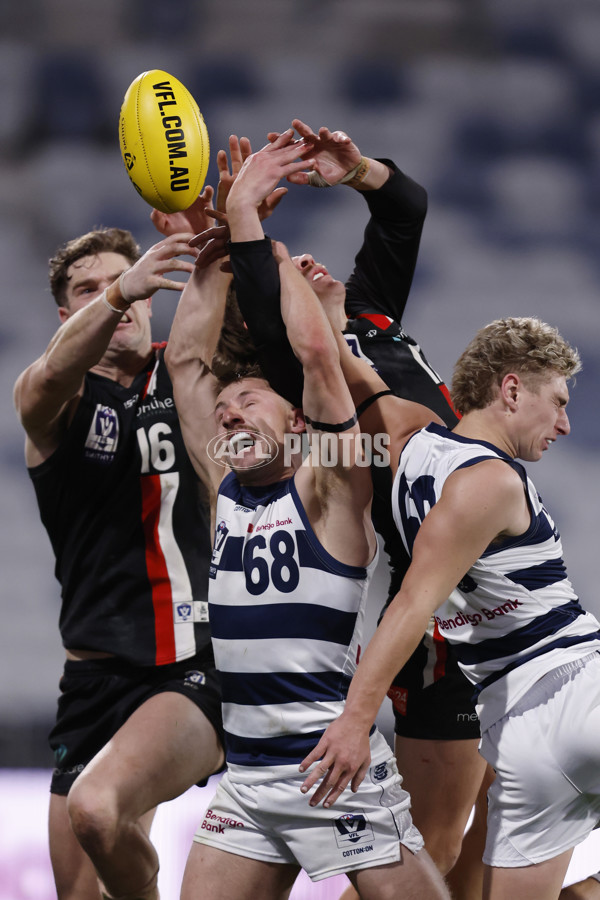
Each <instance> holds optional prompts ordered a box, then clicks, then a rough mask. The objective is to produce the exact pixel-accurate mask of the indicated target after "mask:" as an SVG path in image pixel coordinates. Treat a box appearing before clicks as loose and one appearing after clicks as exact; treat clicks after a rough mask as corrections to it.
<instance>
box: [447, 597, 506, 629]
mask: <svg viewBox="0 0 600 900" xmlns="http://www.w3.org/2000/svg"><path fill="white" fill-rule="evenodd" d="M520 606H523V602H522V601H521V600H507V601H506V602H505V603H502V604H501V605H500V606H495V607H494V609H486V608H485V606H482V607H481V612H477V613H462V612H461V613H459V614H458V615H457V616H455V617H454V618H453V619H441V618H440V617H439V616H436V617H435V621H436V624H437V626H438V628H440V629H442V631H451V630H452V629H453V628H463V627H464V626H465V625H470V626H471V627H473V628H475V627H476V626H477V625H480V624H481V623H482V622H483V620H484V619H485V620H486V621H487V622H491V621H492V620H493V619H498V618H500V617H502V616H508V615H510V613H512V612H513V611H514V610H515V609H518V608H519V607H520Z"/></svg>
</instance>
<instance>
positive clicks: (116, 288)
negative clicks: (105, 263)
mask: <svg viewBox="0 0 600 900" xmlns="http://www.w3.org/2000/svg"><path fill="white" fill-rule="evenodd" d="M124 274H125V273H124V272H123V273H122V275H121V277H120V278H119V281H118V282H117V281H115V282H114V283H113V284H111V285H109V286H108V287H107V288H106V289H105V290H104V291H103V292H102V294H101V295H100V299H102V302H103V303H104V305H105V306H106V307H108V309H110V310H111V311H112V312H114V313H115V314H118V315H120V316H122V315H123V313H126V312H127V310H128V309H129V307H130V306H131V304H132V302H133V300H130V299H129V298H128V296H127V295H125V296H124V295H123V290H122V289H121V278H122V277H123V275H124Z"/></svg>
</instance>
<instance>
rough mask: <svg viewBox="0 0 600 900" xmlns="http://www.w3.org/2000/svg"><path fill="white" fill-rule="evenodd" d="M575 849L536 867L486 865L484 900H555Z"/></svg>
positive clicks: (537, 864)
mask: <svg viewBox="0 0 600 900" xmlns="http://www.w3.org/2000/svg"><path fill="white" fill-rule="evenodd" d="M572 853H573V850H572V849H571V850H566V851H565V852H564V853H561V854H560V855H559V856H555V857H553V858H552V859H547V860H546V861H545V862H541V863H536V864H535V865H533V866H521V867H518V868H502V867H497V866H486V867H485V874H484V880H483V898H484V900H515V898H518V900H556V898H557V897H558V896H559V893H560V889H561V887H562V884H563V881H564V878H565V875H566V873H567V868H568V866H569V862H570V860H571V855H572Z"/></svg>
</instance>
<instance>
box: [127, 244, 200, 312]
mask: <svg viewBox="0 0 600 900" xmlns="http://www.w3.org/2000/svg"><path fill="white" fill-rule="evenodd" d="M192 237H193V233H190V232H184V233H178V234H172V235H169V237H167V238H165V240H164V241H159V243H158V244H154V246H152V247H150V249H149V250H147V251H146V253H144V255H143V256H142V257H141V258H140V259H138V261H137V262H136V263H134V264H133V266H131V268H130V269H126V270H125V272H124V273H123V275H122V286H123V289H124V291H125V294H126V295H127V296H126V299H127V300H129V301H130V302H132V303H133V302H134V301H135V300H142V299H145V298H146V297H151V296H152V294H155V293H156V291H158V290H159V289H161V288H164V289H166V290H168V291H182V290H183V288H184V287H185V283H184V282H181V281H173V280H172V279H170V278H165V273H166V272H188V273H189V272H193V270H194V264H193V263H192V262H187V261H186V260H184V259H178V258H177V257H179V256H193V255H194V251H193V250H190V243H189V242H190V239H191V238H192Z"/></svg>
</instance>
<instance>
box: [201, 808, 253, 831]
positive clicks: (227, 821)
mask: <svg viewBox="0 0 600 900" xmlns="http://www.w3.org/2000/svg"><path fill="white" fill-rule="evenodd" d="M226 828H244V823H243V822H240V821H239V819H234V818H232V816H219V815H217V814H216V813H214V812H213V811H212V809H207V810H206V813H205V815H204V821H203V822H202V825H201V826H200V829H201V830H203V831H212V832H216V833H217V834H225V829H226Z"/></svg>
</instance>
